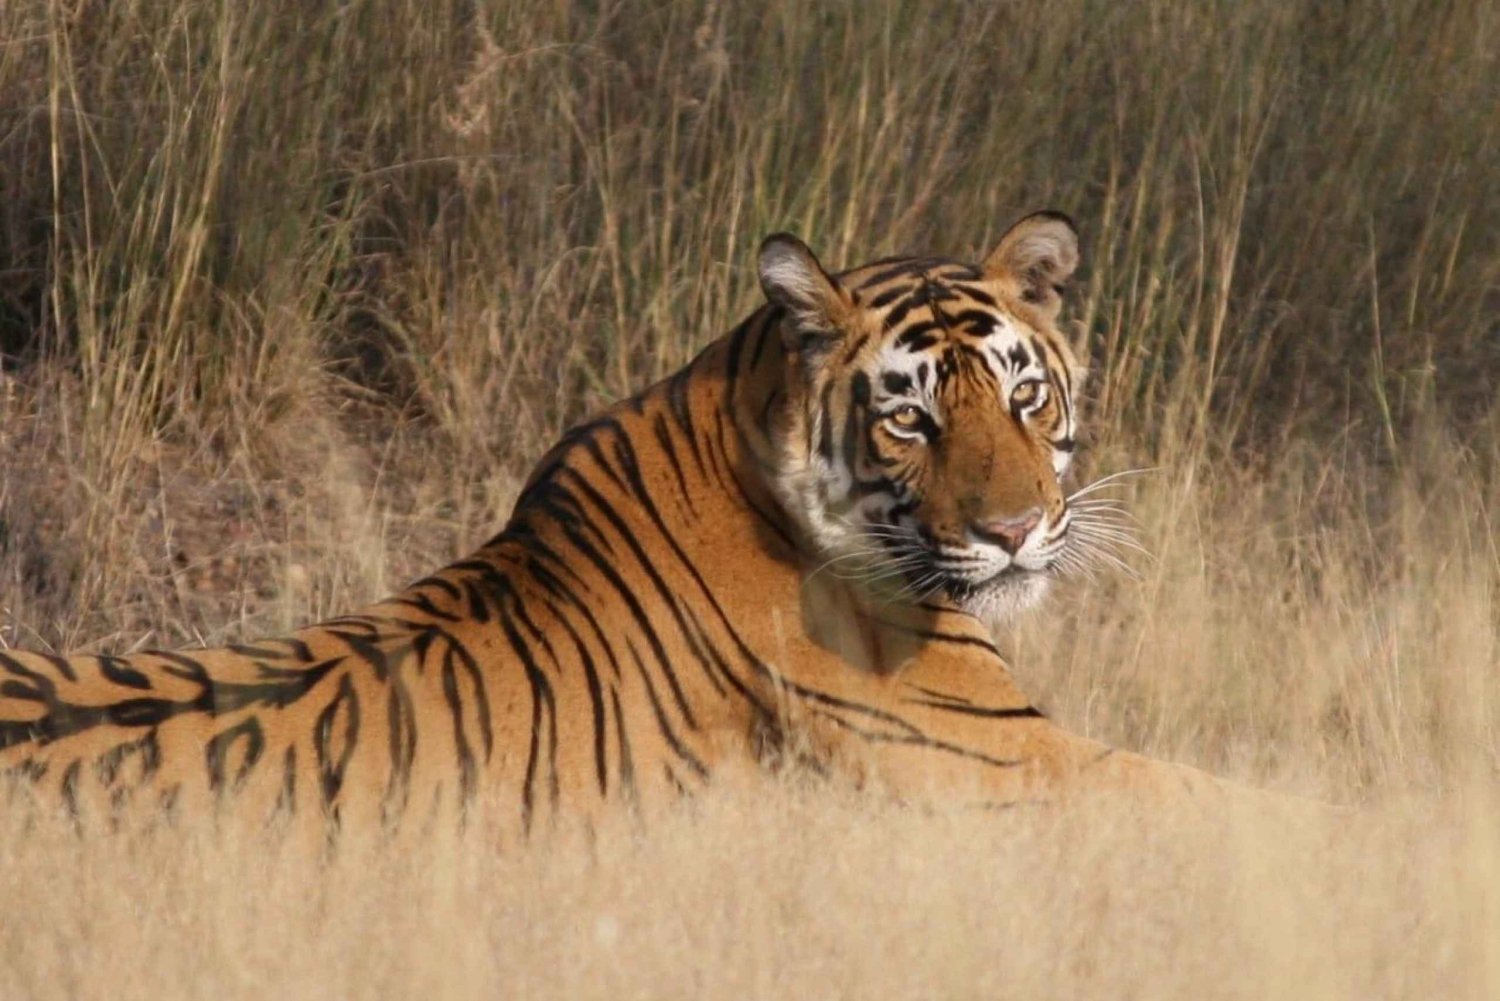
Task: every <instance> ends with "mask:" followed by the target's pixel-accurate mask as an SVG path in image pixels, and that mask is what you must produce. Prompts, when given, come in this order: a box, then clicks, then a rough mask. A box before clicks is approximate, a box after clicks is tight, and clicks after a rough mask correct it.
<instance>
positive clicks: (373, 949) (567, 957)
mask: <svg viewBox="0 0 1500 1001" xmlns="http://www.w3.org/2000/svg"><path fill="white" fill-rule="evenodd" d="M1497 109H1500V8H1497V6H1496V5H1495V4H1493V3H1489V2H1485V0H1455V2H1452V3H1427V2H1416V0H1390V2H1384V3H1375V2H1365V3H1359V2H1350V3H1335V4H1328V3H1315V2H1311V0H1307V2H1301V0H1298V2H1285V3H1283V2H1278V0H1249V2H1243V3H1229V2H1222V3H1215V2H1186V0H1162V2H1156V3H1150V4H1116V3H1106V2H1095V0H1063V2H1052V3H1045V4H1043V3H1039V2H1033V0H1017V2H1010V3H998V2H997V3H958V2H942V3H922V4H906V3H898V2H894V0H868V2H863V3H857V4H856V3H849V2H833V3H827V4H805V3H800V2H790V0H768V2H766V3H762V4H730V3H715V2H708V0H659V2H655V3H644V2H642V3H629V2H614V3H611V2H599V3H584V2H578V0H553V2H528V3H515V2H503V0H492V2H487V0H469V2H462V3H460V2H450V0H433V2H424V3H416V2H409V3H403V2H400V0H379V2H377V0H346V2H342V3H332V2H328V3H323V2H317V0H312V2H309V0H261V2H257V3H254V4H246V3H240V2H235V0H220V2H215V0H139V2H135V0H125V2H111V3H103V2H98V0H71V2H63V0H8V2H4V3H0V354H3V359H0V643H3V644H5V645H19V646H29V647H41V648H49V649H65V648H66V649H76V648H87V649H108V650H128V649H132V648H135V647H138V646H143V645H148V644H149V645H155V646H160V645H164V644H184V643H195V642H199V641H203V642H210V643H212V642H218V641H222V640H227V639H230V638H235V637H241V636H248V635H253V634H264V633H274V632H279V631H282V630H285V629H287V628H289V627H291V626H293V625H296V624H300V623H303V622H306V621H309V620H311V619H315V618H317V617H320V616H324V615H327V614H332V613H335V612H338V611H343V610H347V609H349V608H352V607H355V606H357V605H359V604H361V603H363V602H365V601H368V600H370V599H373V598H375V597H378V596H380V595H382V594H384V593H386V592H388V591H390V590H392V589H393V588H395V587H397V586H399V585H400V584H401V583H403V582H404V581H405V580H407V579H409V578H411V577H412V576H415V575H416V574H418V573H420V572H422V571H424V570H426V569H430V568H432V567H434V566H436V565H439V564H441V563H443V562H445V561H447V560H448V559H450V558H453V557H455V556H458V555H461V554H462V553H463V552H465V551H466V549H468V548H469V547H471V546H472V545H474V544H476V543H477V542H478V541H479V540H481V539H483V538H485V537H487V536H488V534H489V533H491V532H493V531H494V530H495V529H496V528H498V526H499V525H500V524H501V523H502V522H503V520H504V517H505V514H506V512H507V510H508V505H509V502H510V500H511V499H512V498H513V496H514V493H515V490H516V488H517V486H518V484H519V482H520V479H521V478H522V477H524V475H525V472H526V470H527V468H528V467H529V465H530V463H531V462H533V461H534V459H535V458H536V457H537V456H538V454H539V453H540V451H541V450H542V449H543V448H544V447H545V446H546V445H547V443H548V442H549V441H550V440H551V439H552V438H553V437H554V436H555V435H556V434H557V433H558V432H559V431H560V430H561V429H562V428H564V427H565V426H566V425H568V424H569V423H570V422H572V421H574V420H576V419H578V418H579V417H581V416H582V415H584V414H586V413H587V412H588V411H590V410H592V409H594V408H596V407H597V406H599V405H600V404H602V403H604V402H606V401H608V400H611V399H614V398H616V397H618V396H621V395H624V394H626V393H628V392H630V391H631V390H633V389H635V388H638V387H640V386H641V385H643V384H645V383H647V382H648V381H650V380H652V379H654V378H655V377H657V376H660V375H662V374H664V373H666V372H668V371H670V370H672V369H673V368H675V367H676V366H678V365H679V364H681V363H682V362H683V361H685V360H686V359H687V358H689V357H690V356H691V355H692V354H693V353H694V352H695V351H696V350H697V349H698V348H699V347H700V346H702V345H703V344H704V343H706V342H707V341H708V340H710V339H711V338H713V337H715V336H717V335H718V334H719V333H721V332H722V331H724V330H726V329H727V328H728V327H729V326H730V325H731V324H732V323H733V322H734V320H735V319H737V318H738V317H739V316H741V315H742V314H744V313H745V312H746V311H748V310H749V309H751V308H753V306H754V305H755V303H756V301H757V296H758V292H757V289H756V286H755V281H754V278H753V270H752V268H751V260H752V256H753V251H754V247H755V245H756V243H757V242H758V240H759V238H760V237H761V236H763V235H764V234H765V233H768V232H770V231H772V230H775V229H781V228H790V229H793V230H795V231H797V232H799V233H800V234H802V235H803V236H804V237H805V238H807V239H808V240H809V241H810V242H811V243H812V244H813V245H814V246H815V247H816V248H818V250H819V251H820V253H821V255H822V256H823V258H824V260H825V261H826V262H828V263H829V264H831V265H836V266H843V265H852V264H855V263H858V262H859V261H861V260H864V259H869V258H872V257H875V256H878V255H882V254H887V253H893V252H902V251H921V252H939V253H946V254H952V255H955V256H969V257H974V256H977V255H978V254H980V253H982V252H983V250H984V249H986V248H987V247H988V245H989V244H990V242H991V241H993V240H994V238H995V237H996V236H997V235H998V234H999V232H1000V231H1001V230H1002V229H1003V228H1004V226H1005V225H1006V224H1007V223H1008V222H1009V221H1010V219H1012V218H1013V217H1014V216H1016V215H1018V214H1020V213H1021V212H1024V211H1027V210H1030V209H1032V208H1037V207H1042V206H1054V207H1058V208H1062V209H1064V210H1066V211H1068V212H1069V213H1070V214H1072V215H1074V216H1075V217H1076V218H1077V219H1078V220H1079V221H1080V223H1081V227H1082V230H1083V246H1084V251H1085V259H1086V265H1085V269H1084V271H1083V273H1082V277H1081V281H1080V282H1079V284H1078V287H1077V289H1076V291H1075V293H1074V294H1073V296H1072V308H1071V316H1072V317H1073V318H1074V319H1075V321H1076V332H1077V335H1078V337H1079V340H1080V343H1081V344H1083V345H1085V346H1086V351H1087V353H1088V355H1089V356H1090V357H1091V358H1092V361H1093V371H1094V376H1093V380H1092V383H1091V386H1090V390H1089V403H1088V406H1089V414H1090V418H1089V419H1090V422H1091V427H1092V431H1091V434H1090V436H1089V439H1088V442H1087V444H1088V452H1087V454H1086V456H1085V457H1084V459H1083V460H1082V461H1083V463H1084V466H1085V473H1101V472H1107V471H1110V470H1113V469H1119V468H1126V467H1138V466H1152V467H1156V468H1157V470H1158V471H1157V472H1155V473H1153V474H1150V475H1147V476H1142V477H1138V478H1136V479H1135V480H1133V481H1131V484H1130V485H1129V486H1128V487H1127V488H1126V489H1124V490H1123V491H1122V496H1124V497H1126V498H1127V499H1129V501H1130V502H1131V504H1132V506H1133V508H1134V510H1135V511H1136V513H1137V516H1138V517H1139V518H1140V520H1141V530H1142V536H1143V539H1144V540H1145V541H1146V543H1147V544H1148V545H1149V547H1150V548H1151V549H1152V550H1153V551H1154V552H1155V554H1156V558H1155V560H1154V561H1151V562H1140V563H1139V564H1138V568H1139V570H1140V574H1141V579H1140V580H1131V579H1129V578H1127V577H1124V576H1122V575H1112V576H1107V577H1103V578H1101V579H1099V580H1096V581H1078V582H1073V583H1071V584H1069V585H1067V586H1065V587H1064V588H1061V589H1060V590H1059V591H1058V592H1057V594H1056V595H1055V597H1054V598H1053V599H1052V600H1051V602H1050V604H1049V606H1048V608H1047V610H1046V611H1045V612H1044V613H1042V614H1039V615H1036V616H1034V617H1033V618H1032V619H1031V620H1030V621H1028V622H1026V623H1025V624H1023V625H1022V626H1020V627H1019V628H1018V629H1017V630H1016V631H1015V633H1014V634H1013V635H1010V636H1007V637H1005V638H1004V641H1005V643H1006V645H1007V648H1008V649H1009V650H1010V651H1011V652H1012V654H1013V657H1014V662H1015V665H1016V669H1017V672H1018V674H1019V675H1020V676H1021V678H1022V679H1023V682H1024V684H1025V685H1026V686H1027V687H1028V688H1029V689H1030V690H1031V691H1033V692H1034V693H1035V694H1036V696H1037V697H1038V698H1039V700H1040V701H1041V702H1042V703H1043V704H1044V705H1045V706H1046V707H1047V708H1048V709H1049V710H1050V711H1051V712H1052V714H1053V715H1054V716H1056V717H1057V718H1058V719H1059V720H1060V721H1062V722H1063V723H1065V724H1066V725H1069V726H1071V727H1073V728H1074V729H1077V730H1080V731H1083V732H1087V733H1089V734H1091V735H1093V736H1096V737H1099V738H1102V739H1105V740H1108V741H1111V742H1113V743H1117V744H1120V745H1123V746H1127V747H1131V748H1134V749H1137V750H1142V751H1145V752H1147V753H1151V754H1156V755H1161V756H1165V757H1170V758H1173V759H1176V760H1182V761H1187V762H1191V763H1194V764H1197V765H1200V766H1202V767H1206V768H1209V769H1212V770H1214V771H1216V772H1218V773H1221V774H1224V775H1227V776H1231V777H1234V778H1237V779H1240V780H1243V781H1246V782H1250V783H1253V784H1256V785H1261V786H1267V787H1271V788H1276V789H1281V790H1284V791H1289V792H1296V793H1302V794H1309V795H1315V796H1321V797H1326V798H1330V799H1334V800H1338V801H1341V802H1348V803H1354V804H1358V805H1359V806H1358V809H1357V810H1356V811H1355V812H1354V813H1351V814H1350V815H1349V816H1348V817H1346V818H1344V820H1342V821H1341V822H1340V823H1339V824H1338V825H1337V826H1338V828H1339V829H1338V830H1337V831H1336V832H1332V833H1330V832H1328V831H1323V830H1319V831H1311V830H1309V831H1295V832H1287V831H1286V830H1285V829H1283V828H1282V827H1281V826H1279V825H1273V824H1271V823H1269V822H1267V821H1264V820H1262V819H1260V818H1256V817H1254V816H1248V817H1239V818H1235V819H1234V822H1233V823H1230V824H1228V825H1227V827H1225V828H1224V829H1221V830H1215V831H1212V832H1209V831H1205V830H1202V829H1201V828H1199V827H1197V826H1194V825H1190V824H1185V823H1184V824H1181V825H1179V824H1175V823H1173V822H1172V820H1171V818H1164V817H1159V816H1153V817H1142V816H1139V815H1136V814H1133V813H1132V812H1131V811H1129V810H1124V809H1119V808H1118V805H1116V808H1106V807H1105V806H1103V805H1101V806H1099V807H1098V808H1090V809H1080V810H1079V811H1077V812H1075V813H1071V814H1069V815H1067V816H1061V817H1057V816H1043V815H1037V814H1032V813H1027V812H1024V811H1023V812H1019V813H1012V814H1006V815H1002V816H998V817H997V816H971V815H957V816H944V815H929V814H916V813H913V812H912V811H908V810H902V809H900V808H896V807H893V806H891V805H890V804H885V803H881V802H878V801H871V800H870V798H868V797H866V798H864V799H861V798H858V797H852V796H849V795H846V794H844V793H842V792H841V791H839V790H836V789H828V788H823V787H818V786H809V785H806V784H804V783H802V782H800V781H797V780H789V781H780V780H777V781H772V780H769V779H768V780H767V781H766V782H765V783H764V784H763V785H760V786H758V787H756V788H755V789H754V790H753V791H747V790H745V789H726V790H723V791H721V792H717V793H715V794H713V795H710V796H709V797H707V798H706V799H705V800H704V801H702V802H700V803H698V804H696V805H694V806H693V807H692V808H690V809H687V810H685V811H684V812H683V814H682V815H681V816H680V817H675V818H672V819H670V820H669V821H667V822H665V823H664V825H663V826H661V827H659V828H657V829H654V830H653V831H652V832H651V835H650V836H649V837H641V836H637V835H635V834H632V833H630V832H621V833H618V834H617V835H615V836H610V837H604V838H600V839H597V840H595V841H594V842H592V843H589V842H584V841H574V840H570V839H569V838H566V837H560V838H559V839H557V841H556V842H555V843H553V844H551V845H548V846H547V847H546V848H545V849H543V850H527V851H512V852H508V853H504V854H497V853H496V852H494V851H493V850H492V846H489V845H487V844H485V843H483V840H482V838H479V837H477V836H475V835H473V834H470V835H468V836H466V837H464V838H457V839H454V838H446V837H435V839H434V844H433V847H432V850H431V851H430V852H429V853H427V854H424V855H422V856H421V857H393V854H392V853H391V852H389V851H387V850H383V849H381V848H379V847H368V848H365V849H361V848H359V847H358V846H355V845H350V846H349V847H348V848H347V850H346V851H345V852H344V853H343V854H342V855H340V856H339V857H338V858H336V859H334V860H332V861H331V862H329V863H328V864H326V865H322V866H320V865H316V864H314V863H312V862H310V861H308V860H307V859H305V858H300V857H298V856H296V855H295V854H292V853H288V852H285V851H281V850H279V849H278V848H277V847H276V846H275V845H270V844H266V843H265V842H264V840H263V839H261V838H260V837H259V836H258V835H257V834H256V833H255V832H245V831H235V830H227V829H221V830H216V831H202V830H187V831H168V832H162V833H158V834H155V835H151V836H147V837H143V838H132V839H126V838H94V839H90V840H88V841H87V842H80V841H79V840H77V839H76V838H74V837H73V836H72V835H71V834H70V833H68V832H67V831H66V830H65V829H63V828H61V827H59V828H57V829H56V830H54V829H52V828H51V827H49V826H47V824H46V823H41V824H40V826H36V825H35V823H34V822H33V826H25V827H21V826H18V824H19V822H16V823H12V824H11V828H10V829H8V830H7V836H6V837H4V838H3V839H0V899H3V900H4V901H5V902H4V904H3V906H0V984H3V985H4V986H3V988H0V993H3V995H4V996H5V997H25V998H30V997H39V998H40V997H94V996H105V995H109V996H111V997H118V998H126V997H172V996H183V997H186V996H208V995H213V996H219V997H226V998H230V997H250V996H262V995H266V994H268V993H269V994H273V995H283V996H303V997H410V996H414V995H417V994H419V993H422V994H427V995H429V996H434V997H446V996H496V995H499V994H505V995H511V996H538V997H541V996H552V997H624V996H631V997H637V996H639V997H656V996H676V997H689V996H691V997H716V996H729V995H737V996H745V995H748V996H754V997H785V996H796V997H804V996H805V997H876V996H881V997H886V996H888V997H945V998H946V997H986V998H988V997H997V996H1004V995H1006V994H1012V993H1014V994H1021V993H1023V992H1024V993H1026V994H1029V995H1041V996H1058V997H1082V996H1100V995H1108V996H1116V997H1142V998H1147V997H1149V998H1157V997H1192V998H1203V997H1266V996H1276V997H1359V998H1372V997H1462V996H1469V997H1494V996H1497V995H1500V797H1497V795H1496V793H1497V785H1496V781H1497V766H1500V736H1497V723H1500V611H1497V604H1496V598H1497V591H1500V534H1497V528H1500V525H1497V510H1500V507H1497V500H1500V402H1497V400H1500V396H1497V390H1500V236H1497V233H1500V170H1497V168H1496V163H1497V162H1500V110H1497Z"/></svg>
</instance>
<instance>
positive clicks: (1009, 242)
mask: <svg viewBox="0 0 1500 1001" xmlns="http://www.w3.org/2000/svg"><path fill="white" fill-rule="evenodd" d="M1077 268H1078V230H1077V229H1075V228H1074V227H1073V220H1071V219H1069V218H1068V217H1067V216H1065V215H1063V214H1062V213H1061V212H1051V211H1046V212H1035V213H1032V214H1031V215H1029V216H1027V217H1026V218H1024V219H1022V220H1021V221H1020V222H1018V223H1016V224H1015V225H1014V226H1012V227H1011V228H1010V229H1008V230H1006V231H1005V235H1004V236H1002V237H1000V242H999V243H998V244H997V245H996V246H995V249H994V250H992V251H990V254H989V256H988V257H986V258H985V259H984V273H985V276H986V277H988V278H992V279H996V280H998V281H1001V282H1004V283H1005V284H1007V285H1008V286H1010V291H1011V293H1012V294H1013V295H1016V296H1018V297H1019V298H1020V299H1021V300H1022V301H1023V302H1029V303H1031V304H1032V305H1034V306H1036V307H1037V308H1038V309H1039V310H1041V312H1042V313H1043V314H1044V315H1046V317H1047V318H1048V319H1052V318H1054V317H1056V316H1057V312H1058V310H1059V309H1061V308H1062V293H1063V289H1064V288H1065V287H1066V286H1067V284H1068V279H1069V278H1071V277H1072V276H1073V272H1074V271H1075V270H1077Z"/></svg>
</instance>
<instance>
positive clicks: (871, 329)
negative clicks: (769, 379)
mask: <svg viewBox="0 0 1500 1001" xmlns="http://www.w3.org/2000/svg"><path fill="white" fill-rule="evenodd" d="M1077 261H1078V251H1077V238H1076V236H1075V234H1074V231H1073V227H1072V225H1071V223H1069V222H1068V221H1067V219H1066V218H1065V217H1062V216H1060V215H1056V214H1053V213H1040V214H1037V215H1034V216H1030V217H1027V218H1026V219H1023V220H1022V221H1021V222H1020V223H1018V224H1016V226H1014V227H1012V229H1011V230H1010V231H1009V232H1007V233H1006V235H1005V236H1004V237H1003V238H1002V239H1001V241H1000V244H999V246H997V247H996V248H995V250H994V251H993V252H992V253H991V254H990V255H989V257H988V258H986V260H985V262H984V264H983V265H981V266H980V267H973V266H970V265H965V264H960V263H956V262H952V261H943V260H926V259H919V260H897V261H884V262H879V263H876V264H872V265H868V266H866V267H863V268H859V269H856V270H854V271H851V272H848V273H846V274H843V275H840V276H838V277H837V278H835V277H832V276H830V275H828V274H827V273H826V272H824V271H823V270H822V268H821V266H819V265H818V263H817V260H816V258H814V257H813V255H812V253H811V251H809V250H808V249H807V248H806V247H805V246H804V245H803V244H801V243H800V241H797V240H796V239H795V238H793V237H788V236H776V237H772V238H771V239H769V240H768V241H767V242H766V244H765V245H764V246H763V248H762V252H761V258H760V273H761V281H762V285H763V286H764V288H765V290H766V293H767V296H768V298H769V299H770V300H771V302H772V303H773V305H774V306H776V307H779V308H780V309H781V310H782V312H783V315H782V317H781V319H780V323H781V326H782V333H783V337H784V338H785V339H786V342H787V346H788V348H789V350H788V352H787V356H788V373H787V383H788V385H787V392H788V397H789V410H790V420H789V422H788V427H787V428H786V429H784V433H783V434H782V436H781V439H780V461H781V468H780V469H779V471H778V482H777V490H778V493H779V494H780V495H781V500H782V503H783V505H784V506H785V507H786V508H787V509H788V510H789V511H790V512H791V513H792V514H793V516H794V517H795V518H796V520H797V521H798V522H799V523H800V525H801V527H802V529H803V531H804V534H805V535H806V536H807V538H808V539H809V541H810V542H811V544H812V546H813V548H814V549H815V550H816V556H817V559H818V560H819V562H820V563H821V567H820V570H826V571H828V572H834V573H837V574H839V575H840V576H845V577H849V578H852V579H855V580H858V581H860V582H862V584H863V585H864V586H865V587H866V588H867V589H870V590H873V591H874V592H875V593H876V594H877V595H879V596H881V597H882V598H884V599H886V600H900V601H911V602H917V601H923V600H927V599H930V598H933V597H941V598H944V599H946V600H947V601H948V602H949V603H951V604H953V605H956V606H958V607H960V608H962V609H964V610H965V611H967V612H969V613H970V614H973V615H975V616H976V617H977V618H979V619H981V621H984V622H985V623H986V624H988V625H990V626H991V628H994V627H996V626H998V625H999V624H1001V623H1002V622H1004V621H1005V620H1006V619H1007V618H1009V617H1010V616H1011V615H1012V614H1013V613H1014V612H1016V611H1017V610H1019V609H1021V608H1024V607H1027V606H1029V605H1031V604H1032V603H1034V602H1035V601H1036V600H1037V599H1038V598H1040V597H1041V595H1042V594H1043V592H1044V591H1045V589H1046V585H1047V582H1048V580H1049V579H1050V577H1051V576H1052V574H1054V573H1055V572H1056V570H1057V568H1058V567H1059V566H1060V565H1067V563H1068V559H1069V557H1068V555H1067V553H1068V546H1069V538H1068V533H1069V528H1070V521H1071V517H1070V511H1069V508H1068V504H1067V501H1066V499H1065V497H1064V494H1063V491H1062V487H1061V479H1062V477H1063V475H1064V473H1065V472H1066V471H1067V469H1068V465H1069V463H1070V462H1071V460H1072V455H1073V446H1074V440H1075V433H1076V427H1075V412H1074V407H1073V398H1072V395H1073V387H1074V385H1075V383H1076V381H1077V380H1078V379H1079V378H1080V376H1081V372H1080V371H1079V370H1078V366H1077V363H1076V361H1075V359H1074V356H1073V355H1072V353H1071V351H1070V350H1069V348H1068V345H1067V342H1066V340H1065V339H1064V338H1063V337H1062V336H1061V334H1059V332H1058V330H1057V328H1056V318H1057V313H1058V309H1059V307H1060V305H1061V296H1060V292H1061V286H1062V284H1063V283H1064V282H1065V281H1066V280H1067V278H1068V277H1069V276H1070V275H1071V274H1072V272H1073V270H1074V268H1075V267H1076V265H1077Z"/></svg>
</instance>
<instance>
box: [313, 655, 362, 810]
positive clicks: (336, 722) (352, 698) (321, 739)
mask: <svg viewBox="0 0 1500 1001" xmlns="http://www.w3.org/2000/svg"><path fill="white" fill-rule="evenodd" d="M341 723H342V725H340V724H341ZM358 740H359V695H358V693H356V692H355V690H354V681H353V680H352V679H351V678H350V677H349V675H348V674H347V673H346V674H344V676H343V677H342V678H341V679H340V680H339V687H338V691H337V692H336V693H334V696H333V700H332V701H331V702H329V703H328V705H327V706H326V707H325V708H324V709H323V711H322V712H321V713H319V714H318V721H317V724H316V725H315V726H314V727H313V750H314V751H315V752H316V753H317V756H318V784H319V789H320V790H321V792H322V794H323V806H324V808H325V809H328V810H330V811H332V809H333V807H334V800H335V799H337V798H338V795H339V791H340V790H341V789H343V787H344V775H345V772H346V771H347V770H348V768H349V760H350V759H351V758H352V757H353V756H354V747H355V744H356V742H357V741H358Z"/></svg>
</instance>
